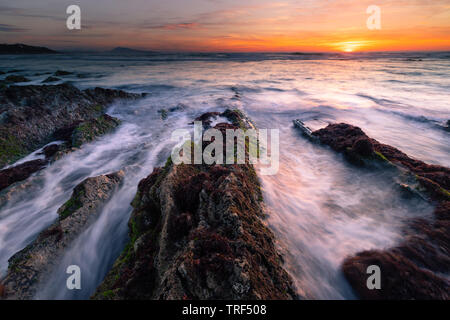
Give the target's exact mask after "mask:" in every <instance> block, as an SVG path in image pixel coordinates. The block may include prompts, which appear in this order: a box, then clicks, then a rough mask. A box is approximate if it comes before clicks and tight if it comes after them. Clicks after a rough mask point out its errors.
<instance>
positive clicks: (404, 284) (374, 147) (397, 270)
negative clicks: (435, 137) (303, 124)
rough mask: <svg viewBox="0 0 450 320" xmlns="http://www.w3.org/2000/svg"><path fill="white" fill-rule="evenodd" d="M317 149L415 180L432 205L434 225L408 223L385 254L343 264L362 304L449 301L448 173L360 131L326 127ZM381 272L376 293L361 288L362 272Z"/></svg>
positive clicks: (369, 254) (370, 254) (377, 252)
mask: <svg viewBox="0 0 450 320" xmlns="http://www.w3.org/2000/svg"><path fill="white" fill-rule="evenodd" d="M312 135H314V136H316V137H318V139H319V141H320V142H321V143H323V144H326V145H329V146H330V147H331V148H332V149H333V150H335V151H338V152H342V153H344V154H345V155H346V156H347V159H349V160H350V161H352V162H353V163H354V162H355V159H357V160H358V161H359V162H358V164H367V162H365V161H366V160H371V161H373V160H376V161H380V162H388V163H390V164H391V165H393V166H394V167H396V168H399V170H401V171H402V172H404V171H406V172H407V173H409V176H410V177H413V179H415V181H416V183H417V184H418V185H419V186H420V188H421V190H420V191H421V193H422V192H423V193H425V195H426V199H427V200H428V201H430V203H432V204H434V205H435V206H436V207H435V210H434V220H433V221H427V220H425V219H413V220H411V221H409V224H408V228H407V229H405V230H404V241H403V242H402V243H401V244H400V245H398V246H396V247H394V248H390V249H387V250H371V251H364V252H360V253H358V254H356V255H354V256H352V257H347V259H345V261H344V263H343V265H342V269H343V272H344V275H345V276H346V278H347V279H348V281H349V282H350V284H351V285H352V287H353V288H354V289H355V291H356V293H357V294H358V296H359V297H360V298H363V299H394V300H396V299H445V300H447V299H449V298H450V282H449V281H448V278H447V277H446V275H448V274H449V272H450V193H449V191H448V190H450V169H449V168H446V167H443V166H438V165H429V164H426V163H424V162H423V161H420V160H416V159H413V158H410V157H409V156H408V155H406V154H405V153H403V152H401V151H400V150H398V149H396V148H394V147H391V146H389V145H385V144H381V143H380V142H378V141H377V140H375V139H371V138H369V137H368V136H367V135H366V134H365V133H364V132H363V131H362V130H361V129H360V128H358V127H355V126H352V125H349V124H345V123H339V124H330V125H329V126H327V127H326V128H324V129H320V130H317V131H314V132H313V133H312ZM370 265H377V266H379V267H380V269H381V279H382V280H381V282H382V283H381V289H380V290H369V289H368V288H367V286H366V281H367V278H368V274H367V268H368V267H369V266H370Z"/></svg>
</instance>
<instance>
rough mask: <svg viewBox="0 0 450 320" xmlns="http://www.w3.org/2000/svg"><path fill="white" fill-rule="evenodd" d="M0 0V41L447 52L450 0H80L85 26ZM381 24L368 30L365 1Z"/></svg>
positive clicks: (46, 9)
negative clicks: (374, 8)
mask: <svg viewBox="0 0 450 320" xmlns="http://www.w3.org/2000/svg"><path fill="white" fill-rule="evenodd" d="M12 3H13V4H14V5H11V6H1V5H0V19H1V24H0V42H8V43H11V42H14V43H16V42H23V43H27V44H35V45H46V46H49V47H52V48H92V49H109V48H111V47H116V46H126V47H132V48H138V49H151V50H174V51H385V50H389V51H390V50H392V51H400V50H450V0H379V1H375V0H292V1H291V0H285V1H267V0H257V1H256V0H247V1H237V0H166V1H164V2H162V1H149V0H128V1H115V0H112V1H106V0H97V1H89V0H81V1H75V2H74V3H77V4H79V5H80V7H81V11H82V30H80V31H69V30H67V28H66V27H65V19H66V17H67V15H66V13H65V7H66V5H67V4H64V3H61V1H58V0H35V1H31V2H30V1H25V0H15V1H14V2H12ZM373 4H375V5H378V6H379V7H380V8H381V30H369V29H368V28H367V26H366V21H367V19H368V17H369V14H367V13H366V9H367V7H368V6H369V5H373Z"/></svg>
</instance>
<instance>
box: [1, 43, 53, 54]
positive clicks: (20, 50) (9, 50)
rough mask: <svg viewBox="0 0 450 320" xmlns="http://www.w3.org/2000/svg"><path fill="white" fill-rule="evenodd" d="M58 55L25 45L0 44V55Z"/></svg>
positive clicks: (47, 50)
mask: <svg viewBox="0 0 450 320" xmlns="http://www.w3.org/2000/svg"><path fill="white" fill-rule="evenodd" d="M44 53H58V52H57V51H54V50H51V49H49V48H45V47H34V46H27V45H25V44H21V43H17V44H6V43H5V44H0V54H44Z"/></svg>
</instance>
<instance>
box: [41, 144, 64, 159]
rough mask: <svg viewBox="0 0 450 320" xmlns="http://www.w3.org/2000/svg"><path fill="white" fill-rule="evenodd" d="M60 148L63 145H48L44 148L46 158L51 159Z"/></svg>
mask: <svg viewBox="0 0 450 320" xmlns="http://www.w3.org/2000/svg"><path fill="white" fill-rule="evenodd" d="M59 150H61V146H60V145H59V144H55V143H54V144H51V145H49V146H46V147H45V148H44V149H43V150H42V153H43V154H44V155H45V158H46V159H50V158H51V157H53V156H54V155H55V153H57V152H58V151H59Z"/></svg>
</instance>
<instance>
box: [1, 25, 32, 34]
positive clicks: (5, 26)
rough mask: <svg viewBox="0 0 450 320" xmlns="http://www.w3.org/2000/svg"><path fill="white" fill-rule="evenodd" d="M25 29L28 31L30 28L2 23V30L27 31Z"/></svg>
mask: <svg viewBox="0 0 450 320" xmlns="http://www.w3.org/2000/svg"><path fill="white" fill-rule="evenodd" d="M25 31H28V29H25V28H19V27H16V26H12V25H10V24H3V23H0V32H25Z"/></svg>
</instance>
